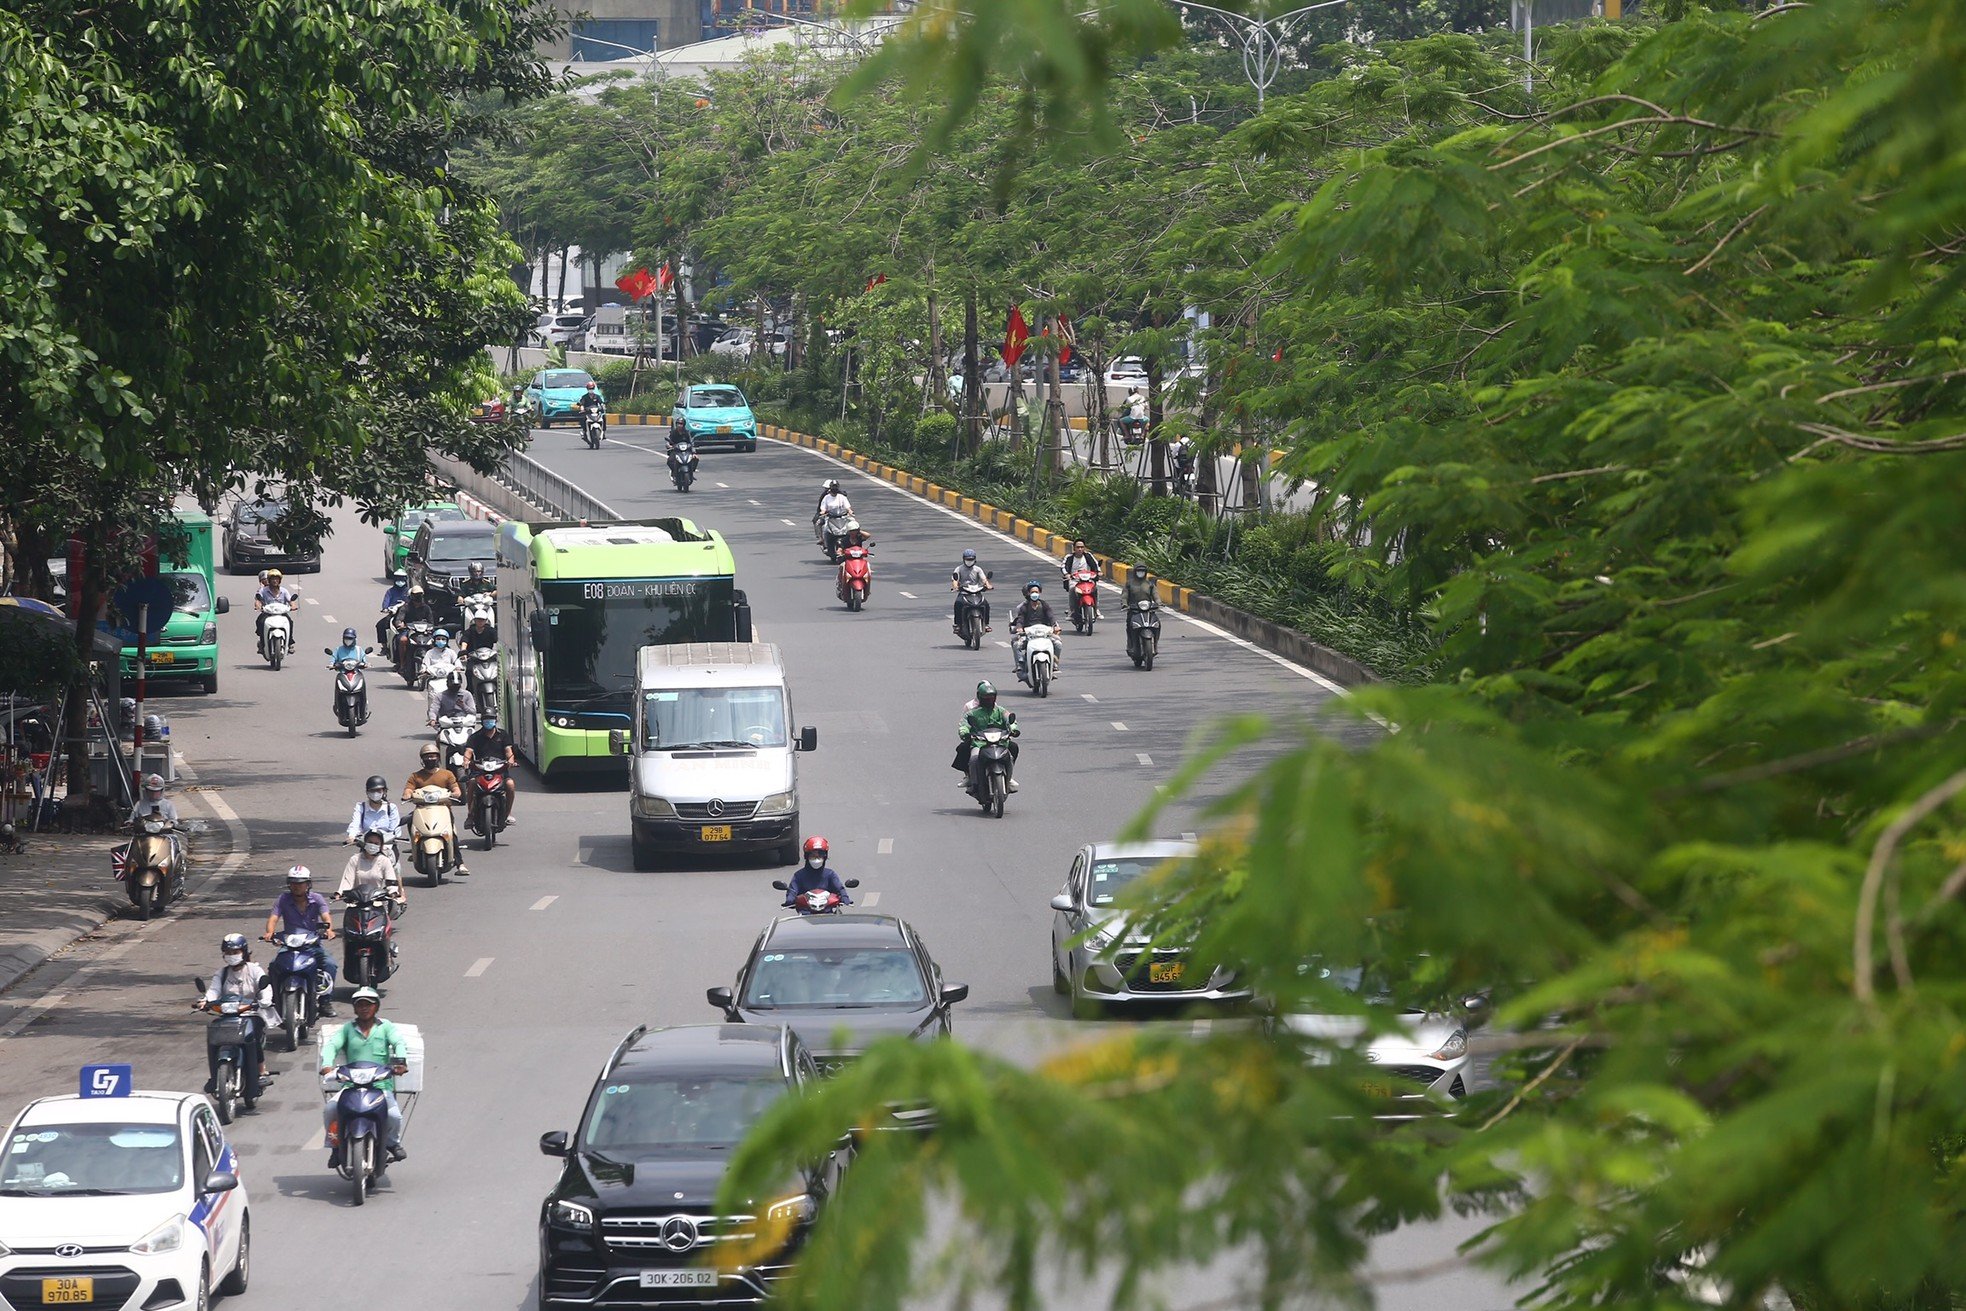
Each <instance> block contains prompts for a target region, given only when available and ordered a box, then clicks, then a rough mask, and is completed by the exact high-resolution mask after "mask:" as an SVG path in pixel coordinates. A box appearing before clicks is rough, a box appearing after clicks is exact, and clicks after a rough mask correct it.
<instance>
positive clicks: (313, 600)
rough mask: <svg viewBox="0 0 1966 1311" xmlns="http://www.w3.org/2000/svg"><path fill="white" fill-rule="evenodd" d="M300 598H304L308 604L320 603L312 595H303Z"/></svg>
mask: <svg viewBox="0 0 1966 1311" xmlns="http://www.w3.org/2000/svg"><path fill="white" fill-rule="evenodd" d="M302 599H303V600H305V601H306V602H307V604H309V605H319V604H321V603H320V601H318V600H316V599H315V598H314V597H311V596H309V597H304V598H302Z"/></svg>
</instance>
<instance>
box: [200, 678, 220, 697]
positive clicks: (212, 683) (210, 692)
mask: <svg viewBox="0 0 1966 1311" xmlns="http://www.w3.org/2000/svg"><path fill="white" fill-rule="evenodd" d="M198 681H199V683H200V684H202V685H203V687H204V689H205V695H206V696H217V695H218V675H217V674H206V675H205V676H204V677H203V678H201V679H199V680H198Z"/></svg>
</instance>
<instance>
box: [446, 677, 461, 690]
mask: <svg viewBox="0 0 1966 1311" xmlns="http://www.w3.org/2000/svg"><path fill="white" fill-rule="evenodd" d="M445 685H446V686H447V687H449V688H450V690H451V691H453V692H462V691H463V690H464V675H463V674H452V675H451V676H450V680H449V681H448V682H447V683H446V684H445Z"/></svg>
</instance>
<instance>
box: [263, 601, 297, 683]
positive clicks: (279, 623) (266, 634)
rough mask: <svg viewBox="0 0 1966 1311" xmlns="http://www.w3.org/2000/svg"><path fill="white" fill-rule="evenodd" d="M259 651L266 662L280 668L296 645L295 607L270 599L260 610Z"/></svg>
mask: <svg viewBox="0 0 1966 1311" xmlns="http://www.w3.org/2000/svg"><path fill="white" fill-rule="evenodd" d="M259 613H260V618H261V620H262V622H261V624H260V630H259V653H260V654H261V655H262V656H264V657H266V663H267V664H269V665H271V666H272V667H273V668H275V669H278V668H279V667H280V662H281V661H283V660H285V659H286V658H287V652H288V651H291V650H292V649H293V645H294V621H293V607H292V606H290V605H288V604H287V603H286V602H285V601H268V602H267V603H266V604H264V605H262V606H261V607H260V610H259Z"/></svg>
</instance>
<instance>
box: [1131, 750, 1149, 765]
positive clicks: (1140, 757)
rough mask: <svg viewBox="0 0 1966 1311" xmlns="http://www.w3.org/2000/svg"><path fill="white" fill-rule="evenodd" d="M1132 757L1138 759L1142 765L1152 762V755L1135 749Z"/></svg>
mask: <svg viewBox="0 0 1966 1311" xmlns="http://www.w3.org/2000/svg"><path fill="white" fill-rule="evenodd" d="M1133 758H1134V759H1135V760H1137V761H1139V762H1140V763H1141V764H1143V765H1151V764H1153V763H1154V758H1153V757H1152V756H1150V755H1148V754H1147V753H1146V752H1144V751H1136V752H1134V753H1133Z"/></svg>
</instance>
